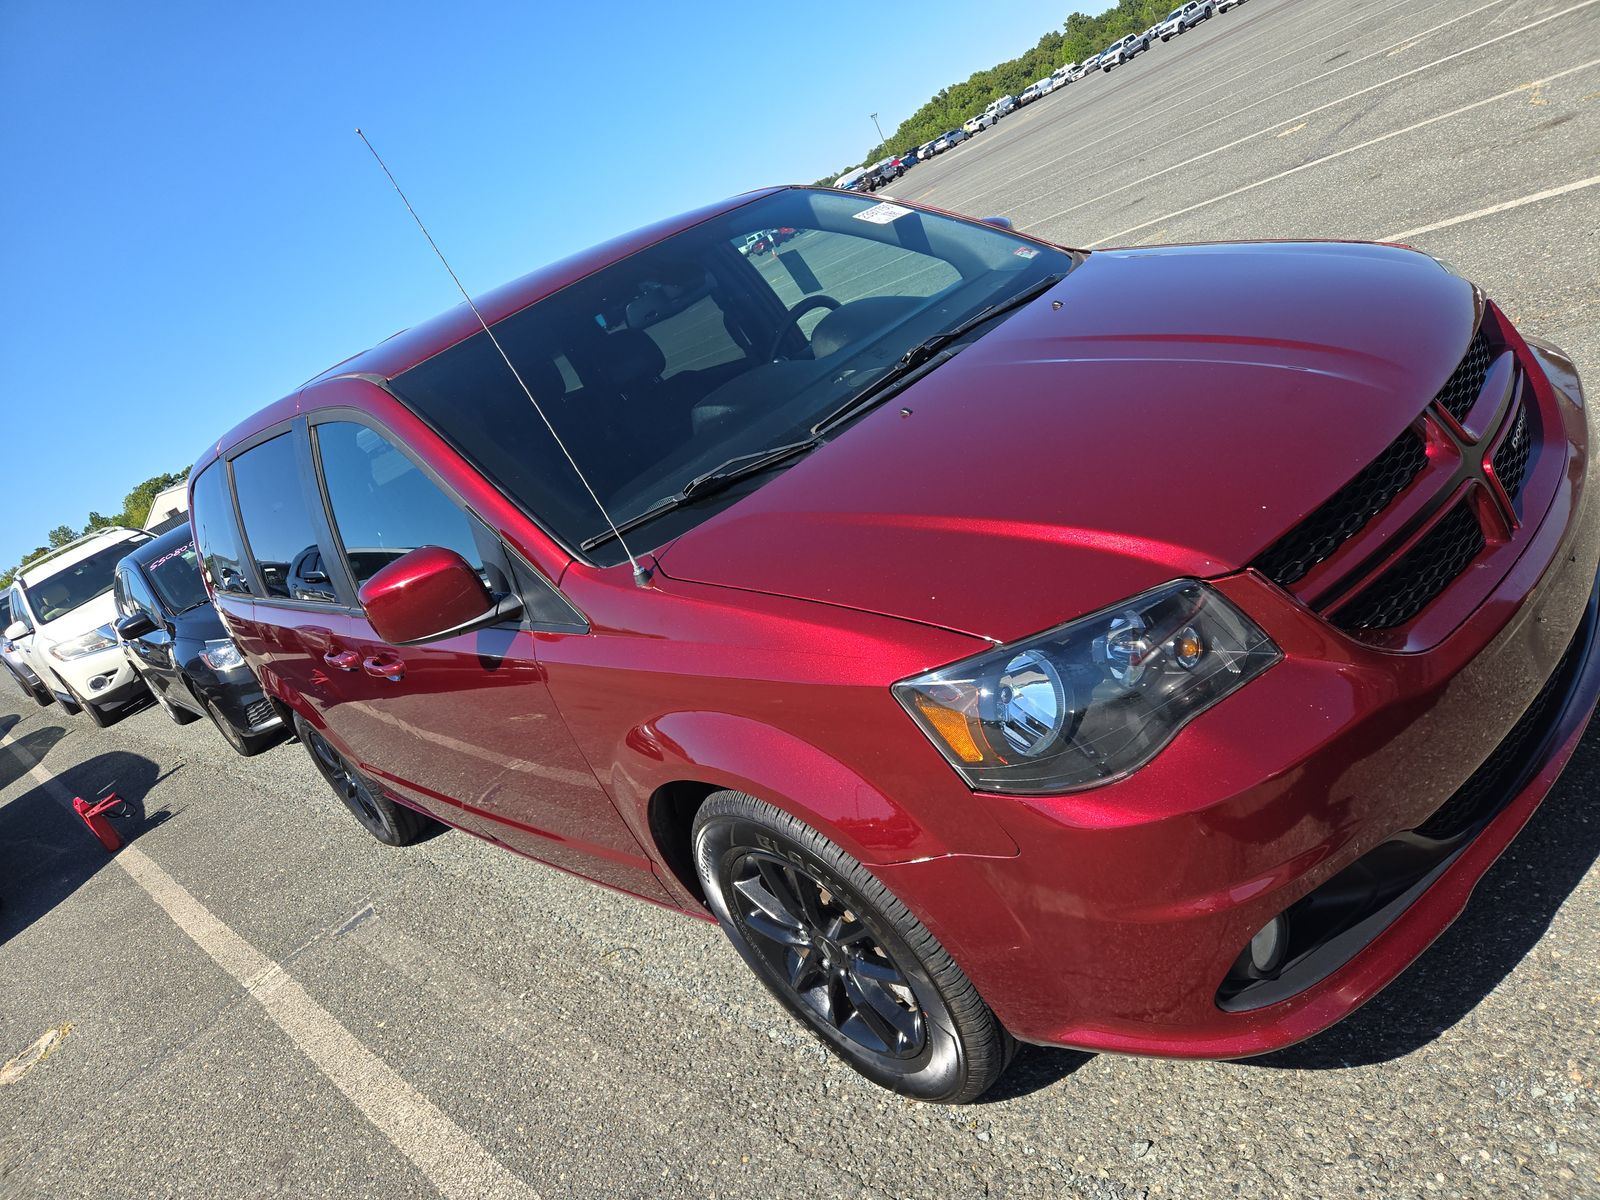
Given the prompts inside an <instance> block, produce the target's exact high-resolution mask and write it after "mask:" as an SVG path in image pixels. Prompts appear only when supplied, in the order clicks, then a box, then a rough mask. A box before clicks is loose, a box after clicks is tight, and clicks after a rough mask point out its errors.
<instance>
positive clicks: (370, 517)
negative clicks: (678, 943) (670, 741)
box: [312, 414, 664, 898]
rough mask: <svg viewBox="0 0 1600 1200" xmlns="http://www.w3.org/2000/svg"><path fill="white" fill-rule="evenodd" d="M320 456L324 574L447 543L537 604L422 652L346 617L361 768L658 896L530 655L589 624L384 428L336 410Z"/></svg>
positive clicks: (358, 580) (348, 676) (503, 588)
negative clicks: (545, 638)
mask: <svg viewBox="0 0 1600 1200" xmlns="http://www.w3.org/2000/svg"><path fill="white" fill-rule="evenodd" d="M312 446H313V454H314V456H315V458H316V462H317V465H318V467H319V469H320V475H321V483H322V486H323V488H324V493H325V497H326V502H327V506H328V513H329V515H330V518H331V521H330V527H331V529H332V532H333V537H334V547H333V552H332V553H330V554H329V555H327V556H326V559H327V560H328V561H326V562H325V564H324V565H325V566H328V567H334V566H335V565H337V566H338V567H340V568H342V569H343V571H345V572H346V573H347V574H348V578H349V581H350V583H351V584H352V585H353V586H354V587H356V588H359V587H360V586H361V584H362V583H364V582H366V580H368V579H370V578H371V577H372V576H373V575H374V574H375V573H376V572H377V571H378V570H380V569H382V568H383V567H384V566H385V565H387V564H388V563H390V562H392V561H394V560H395V559H396V558H399V557H400V556H402V555H404V554H406V553H408V552H410V551H411V550H414V549H417V548H418V547H420V546H425V545H431V546H443V547H445V548H447V549H450V550H454V551H455V552H456V553H458V554H460V555H461V556H462V557H463V558H464V559H466V560H467V561H468V562H469V563H470V564H471V565H472V566H473V567H475V568H477V570H478V571H479V573H480V575H481V576H482V577H483V579H484V581H485V583H486V585H487V586H488V587H489V589H490V591H491V592H493V593H497V594H504V593H507V592H512V591H515V592H516V593H517V594H518V595H520V596H521V597H522V599H523V601H524V604H525V606H526V616H525V618H524V619H521V620H518V621H513V622H508V623H505V624H502V625H498V626H494V627H491V628H487V629H480V630H477V631H474V632H471V633H465V634H460V635H458V636H455V637H450V638H443V639H441V640H439V641H435V642H430V643H427V644H425V645H420V646H392V645H388V644H386V643H384V642H383V640H382V639H381V638H379V637H378V635H377V634H376V632H375V631H374V630H373V629H372V627H371V625H370V624H368V623H367V621H366V619H365V617H364V616H363V615H362V613H361V612H360V610H359V608H357V609H356V610H354V611H352V612H351V613H350V615H349V618H348V622H347V624H346V625H345V626H344V627H343V632H342V633H341V634H340V636H339V637H338V639H337V640H338V646H337V648H336V652H335V655H334V658H338V656H339V655H344V654H348V655H350V656H351V658H350V659H345V660H342V667H341V668H340V669H339V670H340V675H341V679H340V681H339V683H338V685H337V686H338V687H339V688H340V690H341V692H342V694H343V695H344V696H345V701H344V702H343V703H341V704H340V705H338V706H337V707H336V708H335V709H333V710H332V711H331V712H330V714H329V721H330V725H331V726H332V727H333V728H334V729H335V730H336V731H337V732H339V733H340V734H341V735H342V737H343V740H344V741H345V742H346V743H347V744H348V745H350V746H352V747H354V748H355V750H356V751H357V754H358V756H359V761H360V763H361V765H362V768H363V770H366V771H367V772H369V773H370V774H372V775H374V776H377V777H378V778H381V779H383V780H384V781H385V782H386V783H387V784H389V785H391V786H392V787H394V788H395V789H397V790H399V791H401V792H402V793H403V794H405V795H406V796H408V797H414V798H416V799H417V800H418V801H419V802H420V801H427V800H433V801H436V802H437V801H440V800H444V801H447V802H449V803H451V804H454V805H456V806H458V808H459V814H458V815H457V817H456V820H457V821H458V822H459V823H460V824H461V825H462V826H464V827H465V828H468V829H470V830H472V831H473V832H475V833H479V834H481V835H483V836H486V837H490V838H492V839H494V840H496V841H499V842H502V843H504V844H506V845H508V846H510V847H512V848H513V849H516V850H520V851H522V852H523V853H526V854H529V855H532V856H534V857H536V858H540V859H543V860H544V861H546V862H550V863H553V864H555V865H556V866H559V867H564V868H566V869H568V870H572V871H576V872H578V873H580V874H584V875H588V876H591V877H593V878H596V879H599V880H601V881H602V882H605V883H609V884H612V885H614V886H617V887H622V888H625V889H627V890H629V891H633V892H639V893H643V894H646V895H650V896H653V897H656V898H663V897H664V893H663V892H662V891H661V889H660V886H659V884H658V883H657V882H656V880H655V877H654V874H653V872H652V870H651V867H650V862H649V859H648V858H647V857H646V855H645V854H644V852H643V850H642V848H641V847H640V845H639V843H638V842H637V840H636V839H635V838H634V837H633V835H632V833H631V832H630V831H629V830H628V828H627V826H626V825H625V824H624V823H623V820H622V818H621V816H620V814H619V813H618V812H617V810H616V808H615V806H614V805H613V804H612V803H611V801H610V798H609V797H608V796H607V795H606V793H605V791H604V790H603V789H602V788H601V787H600V784H599V781H598V780H597V779H596V778H595V776H594V773H593V772H592V771H591V770H590V769H589V765H588V763H587V761H586V760H585V759H584V757H583V755H582V752H581V751H580V750H579V749H578V746H577V743H576V742H575V741H574V740H573V738H572V736H571V734H570V733H568V732H567V727H566V724H565V722H564V721H563V720H562V718H561V714H560V713H559V712H558V711H557V710H556V707H555V703H554V700H553V699H552V697H551V695H550V692H549V689H548V687H547V686H546V681H545V673H544V669H543V668H542V667H541V666H540V664H539V661H538V657H537V655H536V653H535V639H534V630H535V629H537V628H565V629H567V630H569V631H570V630H572V629H575V628H576V629H583V628H586V626H585V625H584V623H583V620H582V618H581V616H579V614H577V613H576V612H575V611H574V610H572V608H571V607H570V606H569V605H567V604H566V602H565V601H564V600H562V599H561V597H560V594H559V593H558V592H557V591H556V590H555V589H554V587H553V586H551V585H550V584H549V583H547V582H546V581H544V580H543V579H542V578H541V577H540V576H538V575H537V573H535V572H534V571H533V570H532V568H530V567H528V566H527V564H525V563H522V562H521V561H520V560H517V559H515V558H514V556H512V555H511V554H510V552H509V551H508V550H507V549H506V548H505V547H504V546H503V545H502V544H501V543H500V542H499V540H498V539H497V538H495V537H494V536H493V535H492V534H491V533H490V531H489V530H488V528H487V527H486V526H484V525H483V524H482V522H480V521H479V520H478V519H477V518H476V517H475V516H473V515H471V514H470V513H469V512H468V511H467V510H466V509H465V507H464V506H462V505H461V504H460V502H459V501H458V500H457V499H456V498H455V497H454V495H452V494H451V493H449V492H447V491H446V490H445V488H444V486H443V485H442V484H441V482H439V481H438V480H437V479H436V478H435V477H434V476H433V475H431V474H430V473H429V472H428V471H426V470H424V469H423V467H422V466H421V465H420V464H419V461H418V460H416V459H414V458H413V457H412V456H411V455H410V454H408V453H407V452H406V451H404V450H402V449H401V447H400V446H399V444H398V441H397V440H396V439H393V438H391V437H390V436H388V435H387V434H386V433H385V432H382V431H380V430H379V429H377V428H376V427H374V426H373V425H372V424H369V423H367V422H365V421H362V420H358V419H353V418H352V417H350V416H347V415H344V414H330V415H329V416H328V417H327V418H325V419H320V420H319V419H316V418H313V425H312ZM334 658H331V659H330V661H333V660H334Z"/></svg>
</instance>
